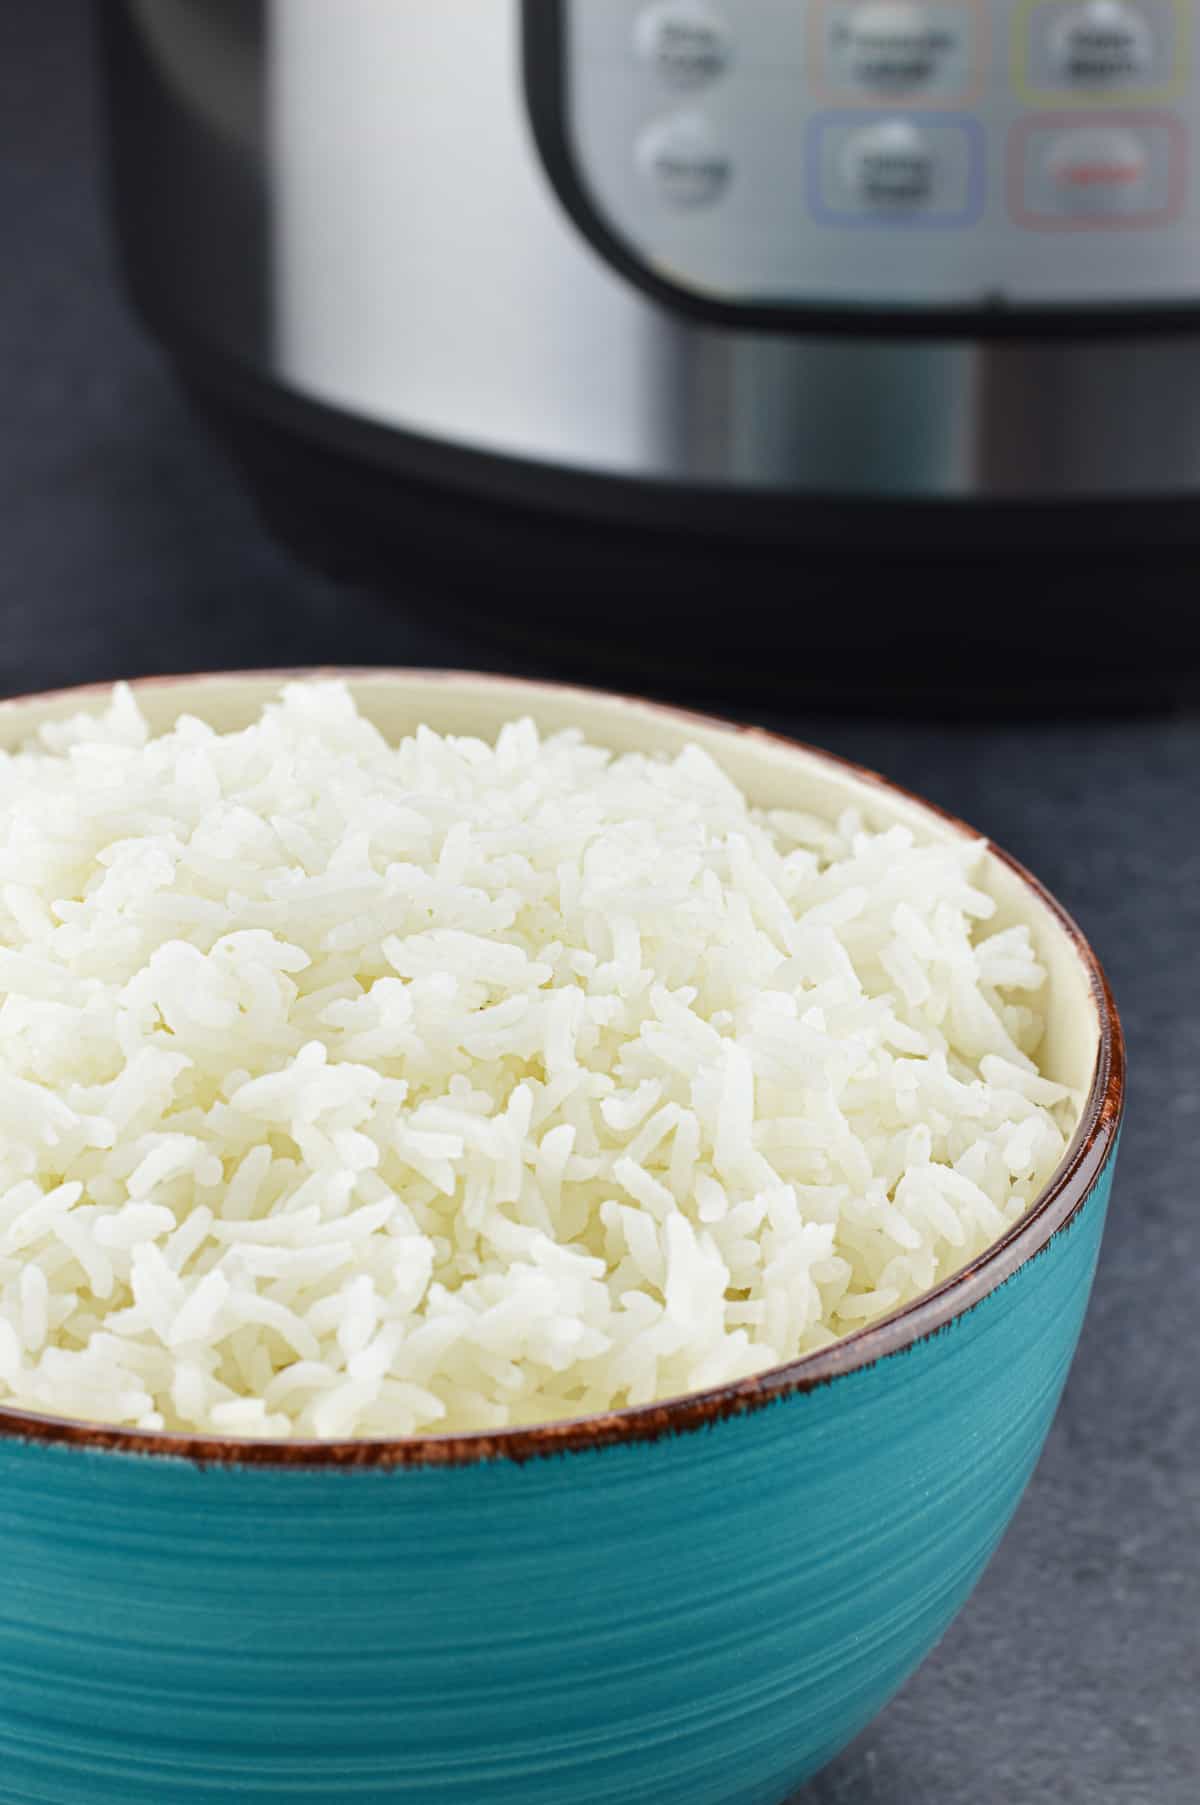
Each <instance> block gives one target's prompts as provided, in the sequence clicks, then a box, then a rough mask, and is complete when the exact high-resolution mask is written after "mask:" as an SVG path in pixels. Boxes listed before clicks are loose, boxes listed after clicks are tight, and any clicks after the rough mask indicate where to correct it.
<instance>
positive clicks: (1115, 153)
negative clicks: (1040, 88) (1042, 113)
mask: <svg viewBox="0 0 1200 1805" xmlns="http://www.w3.org/2000/svg"><path fill="white" fill-rule="evenodd" d="M1014 145H1015V154H1014V158H1013V182H1014V189H1015V192H1014V196H1013V213H1014V217H1015V218H1016V219H1017V220H1018V221H1019V222H1021V223H1023V224H1025V225H1029V226H1040V227H1042V228H1047V227H1048V228H1050V229H1052V230H1054V229H1059V230H1061V229H1071V228H1074V229H1077V230H1078V229H1079V228H1081V227H1082V228H1086V227H1092V228H1097V227H1104V226H1108V227H1114V226H1143V227H1144V226H1147V225H1151V224H1158V225H1165V224H1168V223H1169V222H1170V221H1171V220H1172V219H1173V218H1174V217H1175V216H1176V215H1177V213H1178V210H1179V205H1180V202H1181V199H1182V176H1183V168H1182V151H1183V141H1182V133H1181V129H1180V128H1179V127H1178V126H1177V125H1176V124H1175V123H1174V122H1173V121H1171V120H1169V119H1168V120H1161V119H1159V118H1157V117H1156V116H1154V115H1153V114H1145V115H1136V116H1130V117H1129V118H1127V119H1125V120H1123V121H1118V120H1117V119H1116V118H1111V119H1107V120H1097V121H1086V122H1085V121H1082V120H1080V119H1078V118H1073V117H1069V116H1068V117H1065V118H1064V117H1063V116H1054V117H1049V118H1043V119H1039V118H1033V119H1029V120H1026V121H1025V122H1024V123H1023V124H1022V125H1021V127H1020V128H1019V129H1018V131H1017V134H1016V136H1015V140H1014Z"/></svg>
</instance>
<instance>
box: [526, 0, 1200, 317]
mask: <svg viewBox="0 0 1200 1805" xmlns="http://www.w3.org/2000/svg"><path fill="white" fill-rule="evenodd" d="M1195 9H1196V4H1195V0H556V4H555V6H554V7H550V6H548V5H547V0H528V5H527V43H528V44H529V45H530V46H531V47H532V48H533V49H534V50H535V51H536V52H538V54H537V55H536V57H535V61H536V64H537V67H536V68H535V69H534V70H533V71H532V73H531V79H530V84H529V85H530V99H531V104H532V105H533V108H534V114H535V123H538V124H539V138H540V139H541V141H542V143H543V147H545V144H546V141H547V134H546V133H545V132H544V131H543V130H542V129H541V126H542V124H543V123H544V121H539V119H538V114H539V112H540V111H542V110H543V109H548V112H549V114H552V115H553V118H554V120H555V121H556V122H557V131H558V136H557V144H558V147H559V151H560V153H561V154H560V156H559V158H558V161H559V163H560V165H561V166H560V167H558V168H555V167H554V162H555V159H554V158H550V159H548V160H549V161H550V163H551V174H552V175H553V176H554V177H555V179H556V180H557V181H559V182H560V184H566V185H568V186H570V187H571V189H572V200H573V204H574V207H575V210H576V213H577V215H578V214H579V213H581V212H582V213H585V214H587V215H588V216H589V217H590V219H591V220H592V222H593V223H594V225H595V227H596V234H597V236H599V237H600V238H602V239H604V240H605V242H606V243H608V244H609V246H610V247H612V246H615V247H617V248H618V249H619V251H620V252H621V254H622V256H623V257H624V258H625V259H626V261H627V262H630V261H631V262H632V263H633V264H634V265H636V266H637V267H638V268H639V269H641V270H642V271H644V272H645V274H646V275H647V276H648V277H649V278H651V279H652V280H654V281H656V282H658V283H665V284H667V285H669V286H670V287H672V288H673V289H674V290H676V291H678V292H681V293H686V294H687V295H688V296H690V297H692V298H694V299H696V300H697V301H701V302H702V301H704V300H706V299H707V300H710V301H713V302H717V303H720V304H722V305H723V306H726V307H728V306H730V305H732V306H734V307H737V306H745V307H750V308H752V307H756V306H766V307H782V308H788V307H805V306H808V307H818V308H825V309H829V308H838V307H854V308H858V309H865V310H868V311H871V312H882V313H886V312H887V311H888V310H890V309H920V308H939V309H940V308H949V309H977V308H997V309H999V308H1005V307H1011V308H1015V309H1020V308H1022V307H1028V308H1038V307H1071V306H1079V305H1083V306H1096V307H1109V308H1118V309H1120V308H1137V307H1140V306H1156V305H1157V306H1164V305H1165V306H1173V307H1187V306H1191V305H1196V306H1198V307H1200V67H1198V61H1197V57H1198V53H1197V50H1196V45H1195V40H1196V38H1197V37H1198V36H1200V33H1197V32H1196V31H1194V30H1193V12H1194V10H1195ZM551 11H554V12H555V22H554V24H553V26H552V27H548V28H547V29H548V36H547V39H546V41H545V43H544V44H542V45H541V47H540V51H539V48H538V32H539V30H540V27H539V18H540V19H542V20H545V19H548V18H549V14H550V12H551Z"/></svg>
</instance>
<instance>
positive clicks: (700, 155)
mask: <svg viewBox="0 0 1200 1805" xmlns="http://www.w3.org/2000/svg"><path fill="white" fill-rule="evenodd" d="M637 158H638V163H639V165H640V167H641V169H642V171H643V172H644V174H645V176H646V178H647V180H648V181H649V182H650V183H651V185H652V186H653V188H654V191H655V193H656V194H657V195H658V196H659V197H660V199H661V200H663V201H664V202H665V203H666V204H667V205H668V206H670V207H707V206H711V205H712V203H713V202H714V201H716V200H718V199H719V198H720V196H721V195H722V194H723V192H724V191H725V188H726V187H727V186H728V183H729V178H730V176H731V174H732V173H733V159H732V157H731V156H730V153H729V150H728V148H727V147H726V146H725V145H723V144H722V142H721V140H720V138H719V136H718V134H717V133H716V132H715V131H714V129H713V127H712V126H711V125H710V124H709V122H708V121H707V120H706V119H705V118H704V117H703V116H702V115H701V114H698V113H682V114H680V115H678V116H677V117H675V118H671V119H662V120H658V121H656V123H655V124H653V125H650V126H647V128H646V130H645V131H644V132H643V133H642V135H641V137H640V138H639V140H638V146H637Z"/></svg>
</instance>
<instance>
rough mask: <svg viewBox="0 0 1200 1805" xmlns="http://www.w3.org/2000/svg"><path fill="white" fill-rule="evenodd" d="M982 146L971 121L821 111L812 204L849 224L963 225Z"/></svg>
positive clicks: (812, 150)
mask: <svg viewBox="0 0 1200 1805" xmlns="http://www.w3.org/2000/svg"><path fill="white" fill-rule="evenodd" d="M981 151H982V142H981V139H980V134H979V131H978V128H977V126H976V125H975V123H974V121H973V120H962V119H954V118H948V117H946V116H945V115H941V114H936V115H934V114H922V115H921V116H920V117H919V118H917V117H913V116H890V117H885V118H881V119H873V120H871V121H870V122H869V123H864V122H863V119H862V117H861V115H859V114H856V113H835V114H830V115H818V117H817V118H816V119H815V120H814V121H813V123H812V127H811V129H810V141H809V157H808V167H809V181H810V195H811V204H812V211H813V213H814V215H815V217H816V218H818V219H820V220H824V221H827V222H830V223H842V224H847V225H848V224H857V225H862V226H870V225H876V226H886V225H892V226H903V225H908V226H914V225H940V226H942V227H945V226H947V225H950V224H955V225H961V224H964V223H965V222H966V221H967V220H969V219H970V218H971V217H972V216H973V215H974V214H975V213H976V212H977V211H978V207H979V200H980V190H981V177H982V170H981Z"/></svg>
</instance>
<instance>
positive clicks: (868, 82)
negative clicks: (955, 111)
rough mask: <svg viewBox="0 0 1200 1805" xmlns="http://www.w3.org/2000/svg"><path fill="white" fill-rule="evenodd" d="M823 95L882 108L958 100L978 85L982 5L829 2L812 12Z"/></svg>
mask: <svg viewBox="0 0 1200 1805" xmlns="http://www.w3.org/2000/svg"><path fill="white" fill-rule="evenodd" d="M814 18H815V24H814V32H813V36H814V40H815V45H814V47H815V52H816V55H815V70H816V76H817V85H818V86H819V88H820V90H821V92H822V95H823V97H825V98H827V99H829V100H836V101H838V102H839V103H840V104H842V105H846V104H852V103H853V102H854V101H855V100H859V101H861V102H862V103H863V104H864V105H871V106H878V105H879V104H880V102H881V100H884V99H887V98H899V97H911V98H912V99H913V100H914V101H915V102H916V103H917V104H920V105H922V106H924V105H928V104H930V102H933V103H934V104H937V103H939V102H942V103H946V104H949V103H950V102H954V103H958V102H960V101H961V100H962V99H964V98H965V97H966V96H967V95H968V94H970V93H972V92H973V91H974V90H975V88H976V86H977V76H978V68H979V61H980V57H981V55H982V51H983V40H984V39H985V37H986V35H987V34H986V21H985V15H984V12H983V9H982V8H981V7H980V6H977V5H971V4H968V5H963V4H962V3H961V0H824V3H823V4H822V5H820V6H819V7H818V9H817V12H816V14H815V15H814Z"/></svg>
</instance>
